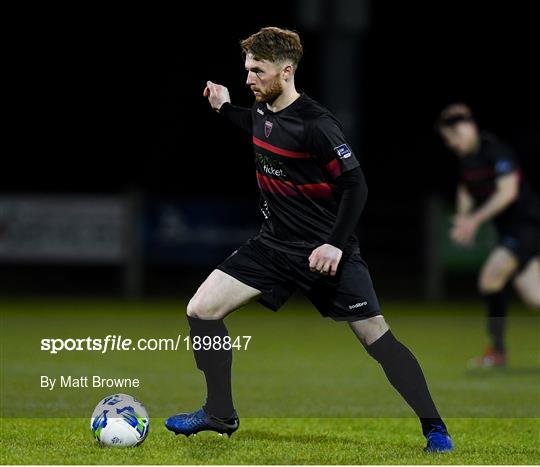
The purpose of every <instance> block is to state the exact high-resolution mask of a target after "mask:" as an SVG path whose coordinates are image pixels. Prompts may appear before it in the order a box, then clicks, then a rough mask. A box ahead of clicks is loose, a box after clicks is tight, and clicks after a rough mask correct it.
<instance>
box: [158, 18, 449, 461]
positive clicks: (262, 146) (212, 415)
mask: <svg viewBox="0 0 540 467" xmlns="http://www.w3.org/2000/svg"><path fill="white" fill-rule="evenodd" d="M241 47H242V50H243V52H244V56H245V69H246V72H247V81H246V84H247V86H248V87H249V88H250V90H251V91H252V92H253V94H254V96H255V102H254V104H253V107H252V108H251V109H247V108H241V107H237V106H234V105H232V104H231V100H230V97H229V92H228V90H227V88H225V87H224V86H221V85H219V84H215V83H212V82H210V81H208V82H207V85H206V88H205V89H204V93H203V94H204V96H205V97H207V98H208V101H209V103H210V105H211V107H212V109H214V110H215V111H216V112H219V114H220V115H222V116H223V118H225V119H226V120H229V121H231V122H233V123H234V124H236V125H237V126H239V127H240V128H242V129H243V130H245V132H247V133H248V134H249V135H251V138H252V141H253V148H254V152H255V167H256V177H257V182H258V185H259V188H260V194H261V204H260V209H261V211H262V214H263V216H264V222H263V225H262V228H261V230H260V232H259V234H258V235H256V236H255V237H254V238H251V239H250V240H248V241H247V242H246V243H245V244H244V245H242V246H241V247H240V248H239V249H238V250H237V251H235V252H234V253H233V254H232V255H231V256H229V257H228V258H227V259H226V260H225V261H224V262H223V263H221V264H220V265H219V266H218V267H217V269H216V270H214V271H213V272H212V273H211V274H210V275H209V276H208V278H207V279H206V280H205V281H204V282H203V284H202V285H201V286H200V288H199V289H198V290H197V292H196V293H195V295H194V297H193V298H192V299H191V301H190V302H189V304H188V308H187V319H188V322H189V326H190V335H191V337H192V338H195V337H197V336H210V337H211V338H215V337H218V338H223V337H225V336H228V332H227V328H226V327H225V324H224V322H223V318H225V317H226V316H227V315H228V314H229V313H231V312H232V311H234V310H236V309H238V308H240V307H241V306H242V305H244V304H246V303H247V302H248V301H250V300H251V299H254V298H258V300H259V301H260V302H261V303H262V304H263V305H265V306H267V307H268V308H270V309H272V310H274V311H277V310H278V309H279V308H280V307H281V305H283V304H284V303H285V301H286V300H287V299H288V298H289V296H290V295H291V294H292V293H293V292H294V290H295V289H300V290H301V291H302V292H303V293H304V294H305V295H306V296H307V297H308V298H309V300H310V301H311V302H312V303H313V305H314V306H315V307H316V308H317V309H318V310H319V312H320V313H321V314H322V315H323V316H327V317H330V318H332V319H334V320H336V321H345V322H347V323H348V325H349V326H350V328H351V329H352V331H353V332H354V334H355V335H356V336H357V338H358V339H359V340H360V342H361V343H362V344H363V346H364V347H365V349H366V350H367V352H368V353H369V355H371V356H372V357H373V358H374V359H375V360H376V361H377V362H378V363H379V364H380V365H381V366H382V367H383V370H384V372H385V374H386V376H387V377H388V379H389V381H390V383H391V384H392V385H393V386H394V388H395V389H396V390H397V391H398V392H399V393H400V394H401V396H402V397H403V398H404V399H405V401H406V402H407V403H408V404H409V405H410V406H411V407H412V409H413V410H414V412H415V413H416V415H417V416H418V417H419V419H420V422H421V425H422V430H423V434H424V436H426V438H427V446H426V450H427V451H430V452H433V451H438V452H443V451H450V450H451V449H452V440H451V438H450V436H449V434H448V432H447V429H446V426H445V424H444V423H443V421H442V420H441V417H440V415H439V413H438V411H437V409H436V407H435V404H434V403H433V400H432V398H431V395H430V393H429V390H428V387H427V384H426V381H425V378H424V375H423V373H422V370H421V368H420V365H419V364H418V362H417V360H416V359H415V357H414V356H413V354H412V353H411V352H410V351H409V349H408V348H407V347H405V346H404V345H403V344H402V343H401V342H399V341H398V340H397V339H396V338H395V337H394V335H393V334H392V332H391V331H390V330H389V328H388V325H387V324H386V322H385V320H384V318H383V316H382V315H381V313H380V310H379V303H378V301H377V296H376V295H375V291H374V289H373V285H372V282H371V278H370V276H369V272H368V269H367V266H366V263H365V262H364V261H363V260H362V258H361V256H360V252H359V248H358V238H357V235H356V234H355V229H356V227H357V224H358V221H359V218H360V214H361V212H362V209H363V207H364V203H365V201H366V196H367V187H366V183H365V180H364V176H363V174H362V170H361V169H360V166H359V163H358V160H357V159H356V157H355V155H354V153H353V151H352V149H351V147H350V146H349V145H348V144H347V141H346V139H345V137H344V135H343V132H342V130H341V125H340V123H339V122H338V121H337V120H336V118H335V117H334V116H333V115H332V114H331V113H330V112H329V111H328V110H327V109H325V108H324V107H322V106H321V105H320V104H318V103H317V102H315V101H314V100H313V99H311V98H310V97H308V96H307V95H306V94H303V93H300V92H298V91H297V90H296V87H295V81H294V76H295V71H296V69H297V66H298V62H299V61H300V58H301V57H302V52H303V48H302V44H301V42H300V38H299V36H298V34H296V33H295V32H292V31H288V30H284V29H280V28H276V27H267V28H263V29H261V30H260V31H259V32H257V33H256V34H254V35H252V36H250V37H248V38H247V39H245V40H243V41H242V42H241ZM194 354H195V361H196V364H197V367H198V368H199V369H200V370H202V371H203V372H204V375H205V378H206V384H207V399H206V404H205V405H204V407H203V408H201V409H199V410H197V411H195V412H192V413H183V414H178V415H175V416H172V417H170V418H169V419H168V420H167V421H166V426H167V428H168V429H169V430H171V431H173V432H175V433H176V434H184V435H186V436H189V435H190V434H194V433H197V432H199V431H202V430H214V431H217V432H219V433H227V434H229V435H230V434H232V433H233V432H234V431H235V430H237V429H238V426H239V419H238V416H237V414H236V412H235V410H234V406H233V400H232V396H231V362H232V352H231V350H223V349H220V350H209V351H204V350H194Z"/></svg>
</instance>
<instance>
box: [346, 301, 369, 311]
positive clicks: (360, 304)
mask: <svg viewBox="0 0 540 467" xmlns="http://www.w3.org/2000/svg"><path fill="white" fill-rule="evenodd" d="M366 305H367V302H359V303H355V304H354V305H349V310H354V309H355V308H361V307H363V306H366Z"/></svg>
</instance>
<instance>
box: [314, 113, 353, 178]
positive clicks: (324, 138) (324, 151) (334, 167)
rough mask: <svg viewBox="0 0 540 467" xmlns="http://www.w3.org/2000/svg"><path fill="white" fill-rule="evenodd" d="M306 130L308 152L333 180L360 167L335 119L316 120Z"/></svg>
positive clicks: (323, 118) (320, 118) (319, 118)
mask: <svg viewBox="0 0 540 467" xmlns="http://www.w3.org/2000/svg"><path fill="white" fill-rule="evenodd" d="M306 130H307V137H306V146H307V150H308V152H309V153H310V154H311V155H312V156H314V157H316V158H317V159H318V160H319V161H320V163H321V164H322V165H323V166H324V167H325V169H326V171H327V172H328V173H329V174H330V176H331V178H332V179H336V178H338V177H339V176H340V175H341V174H342V173H343V172H347V171H349V170H352V169H354V168H355V167H358V166H359V165H360V164H359V163H358V159H357V158H356V156H355V155H354V153H353V150H352V149H351V147H350V145H349V144H348V143H347V141H346V140H345V136H344V135H343V131H342V130H341V127H340V125H339V123H338V122H337V120H335V119H334V118H332V117H330V116H326V115H325V116H321V117H318V118H315V119H313V120H312V121H311V122H310V123H309V125H308V126H307V128H306Z"/></svg>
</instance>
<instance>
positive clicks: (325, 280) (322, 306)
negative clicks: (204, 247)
mask: <svg viewBox="0 0 540 467" xmlns="http://www.w3.org/2000/svg"><path fill="white" fill-rule="evenodd" d="M217 269H219V270H221V271H223V272H225V273H227V274H229V275H230V276H232V277H234V278H235V279H237V280H239V281H240V282H243V283H244V284H247V285H249V286H250V287H253V288H255V289H257V290H260V291H261V292H262V296H261V297H260V298H259V302H260V303H261V304H263V305H265V306H266V307H268V308H270V309H271V310H274V311H277V310H278V309H279V308H280V307H281V306H282V305H283V304H284V303H285V302H286V301H287V299H288V298H289V297H290V296H291V295H292V294H293V293H294V291H295V290H296V289H299V290H300V291H302V292H303V293H304V294H305V295H306V296H307V298H308V299H309V300H310V301H311V303H313V305H315V307H316V308H317V310H319V312H320V313H321V314H322V315H323V316H328V317H330V318H332V319H334V320H336V321H357V320H359V319H366V318H371V317H373V316H377V315H380V311H379V302H378V300H377V296H376V294H375V290H374V289H373V284H372V282H371V277H370V276H369V272H368V269H367V266H366V263H365V262H364V260H363V259H362V258H361V256H360V254H359V253H352V254H350V255H348V256H345V255H344V256H343V258H342V259H341V261H340V263H339V266H338V271H337V274H336V275H335V276H334V277H330V276H323V275H321V274H320V273H318V272H311V271H310V269H309V260H308V256H304V255H301V254H298V255H295V254H290V253H284V252H282V251H278V250H274V249H273V248H270V247H269V246H266V245H265V244H263V243H262V242H261V241H260V240H258V239H250V240H248V241H247V242H246V243H245V244H244V245H242V246H241V247H240V248H239V249H238V250H236V251H235V252H234V253H233V254H232V255H231V256H229V257H228V258H227V259H226V260H225V261H224V262H223V263H221V264H220V265H219V266H218V267H217Z"/></svg>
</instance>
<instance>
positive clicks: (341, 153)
mask: <svg viewBox="0 0 540 467" xmlns="http://www.w3.org/2000/svg"><path fill="white" fill-rule="evenodd" d="M334 151H336V154H337V155H338V157H339V158H340V159H347V157H351V156H352V151H351V150H350V149H349V146H347V145H346V144H342V145H340V146H337V147H335V148H334Z"/></svg>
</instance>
